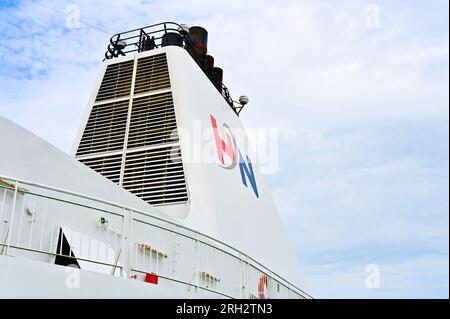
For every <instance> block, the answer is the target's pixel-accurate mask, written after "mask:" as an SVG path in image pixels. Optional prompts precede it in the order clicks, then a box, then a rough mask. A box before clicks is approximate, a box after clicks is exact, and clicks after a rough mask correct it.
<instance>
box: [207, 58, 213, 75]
mask: <svg viewBox="0 0 450 319" xmlns="http://www.w3.org/2000/svg"><path fill="white" fill-rule="evenodd" d="M213 69H214V57H213V56H212V55H207V56H206V72H208V74H210V75H212V74H213Z"/></svg>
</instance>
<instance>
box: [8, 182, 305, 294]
mask: <svg viewBox="0 0 450 319" xmlns="http://www.w3.org/2000/svg"><path fill="white" fill-rule="evenodd" d="M0 218H1V220H0V255H17V256H22V257H25V258H30V259H34V260H40V261H43V262H48V263H55V264H60V265H69V264H70V265H76V266H78V267H80V268H81V269H86V270H91V271H97V272H102V273H107V274H110V275H113V276H121V277H126V278H130V279H136V280H146V281H147V279H148V278H149V276H150V278H152V276H153V278H157V280H158V284H159V285H165V286H169V287H172V288H178V289H185V290H186V292H189V293H195V292H198V291H199V290H201V291H204V292H209V293H212V294H213V296H216V297H226V298H267V297H270V298H311V297H310V296H309V295H308V294H307V293H306V292H304V291H302V290H301V289H300V288H298V287H295V286H294V285H292V284H291V283H289V282H288V281H287V280H285V279H284V278H282V277H281V276H279V275H278V274H276V273H275V272H273V271H270V270H269V269H267V268H266V267H264V266H263V265H262V264H260V263H259V262H257V261H256V260H254V259H253V258H251V257H250V256H248V255H246V254H244V253H243V252H241V251H239V250H237V249H235V248H234V247H231V246H230V245H227V244H226V243H223V242H221V241H219V240H217V239H214V238H212V237H210V236H208V235H205V234H202V233H199V232H197V231H194V230H191V229H189V228H187V227H184V226H182V225H179V224H177V223H175V222H172V221H169V220H165V219H163V218H160V217H157V216H154V215H149V214H148V213H146V212H143V211H140V210H137V209H133V208H130V207H124V206H122V205H118V204H116V203H112V202H109V201H105V200H101V199H98V198H94V197H90V196H87V195H83V194H79V193H75V192H71V191H67V190H62V189H58V188H54V187H50V186H46V185H42V184H39V183H33V182H29V181H24V180H19V179H15V178H10V177H3V176H0ZM150 282H151V279H150Z"/></svg>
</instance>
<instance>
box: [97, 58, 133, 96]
mask: <svg viewBox="0 0 450 319" xmlns="http://www.w3.org/2000/svg"><path fill="white" fill-rule="evenodd" d="M133 67H134V61H127V62H122V63H117V64H111V65H108V66H107V68H106V71H105V75H104V76H103V80H102V83H101V85H100V88H99V90H98V94H97V98H96V99H95V101H96V102H98V101H103V100H109V99H115V98H118V97H124V96H129V95H130V93H131V81H132V77H133Z"/></svg>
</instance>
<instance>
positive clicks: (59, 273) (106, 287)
mask: <svg viewBox="0 0 450 319" xmlns="http://www.w3.org/2000/svg"><path fill="white" fill-rule="evenodd" d="M0 269H1V270H2V271H0V283H1V286H0V287H1V289H0V299H6V298H58V299H60V298H74V299H75V298H98V299H106V298H121V299H126V298H152V299H171V298H173V299H175V298H182V299H184V298H191V299H194V298H217V295H214V294H210V293H208V292H197V293H193V292H191V293H188V292H187V291H186V289H185V288H184V287H179V289H176V288H169V287H162V286H161V285H152V284H148V283H145V282H142V281H139V280H129V279H125V278H119V277H114V276H110V275H105V274H101V273H97V272H91V271H86V270H74V269H73V268H69V267H63V266H58V265H51V264H47V263H42V262H38V261H33V260H30V259H21V258H13V257H6V256H0ZM74 271H79V273H78V274H79V281H78V282H79V286H78V287H77V285H76V283H77V279H75V277H74V276H76V273H75V272H74Z"/></svg>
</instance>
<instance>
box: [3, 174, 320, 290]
mask: <svg viewBox="0 0 450 319" xmlns="http://www.w3.org/2000/svg"><path fill="white" fill-rule="evenodd" d="M0 180H6V181H10V182H14V185H15V187H14V188H12V187H11V188H9V187H5V186H0V188H4V189H11V190H15V192H16V195H15V196H14V205H15V199H16V196H17V190H18V184H19V183H20V184H24V185H29V186H34V187H37V188H40V189H46V190H50V191H54V192H57V193H61V194H66V195H70V196H75V197H78V198H82V199H87V200H90V201H93V202H97V203H101V204H106V205H109V206H112V207H116V208H119V209H121V211H122V213H123V225H122V234H125V236H122V241H123V242H122V248H121V249H123V250H124V251H122V252H121V253H122V256H125V257H124V259H125V260H129V257H130V256H129V254H130V252H131V246H130V245H125V237H126V236H128V235H129V233H128V234H126V233H124V231H125V229H127V228H128V231H129V229H130V228H129V227H128V225H127V223H129V225H131V222H132V219H133V218H132V217H131V214H132V213H137V214H140V215H143V216H146V217H149V218H152V219H155V220H158V221H160V222H163V223H166V224H169V225H172V226H175V227H176V228H179V229H183V230H186V231H187V232H188V233H192V234H193V236H191V235H189V234H184V233H180V232H178V231H175V230H172V229H169V228H165V227H163V226H160V225H155V224H149V225H152V226H154V227H158V228H160V229H163V230H165V231H169V232H171V233H175V234H178V235H181V236H184V237H186V238H189V239H191V240H194V241H196V242H200V243H202V244H205V245H208V246H210V247H212V248H213V249H216V250H219V251H222V252H223V253H225V254H228V255H230V256H232V257H234V258H237V259H239V260H240V262H241V263H244V264H247V265H250V266H252V267H254V268H255V269H257V270H258V271H260V272H262V273H264V274H266V275H269V276H270V277H271V278H274V279H275V280H277V281H279V282H280V283H281V284H283V285H284V286H285V287H287V288H288V289H289V290H292V291H295V293H297V294H298V295H300V296H302V297H304V298H312V297H311V296H310V295H309V294H308V293H306V292H305V291H303V290H302V289H300V288H298V287H296V286H295V285H293V284H291V283H290V282H289V281H287V280H286V279H284V278H283V277H282V276H280V275H278V274H277V273H276V272H274V271H271V270H270V269H268V268H267V267H265V266H264V265H262V264H261V263H260V262H258V261H256V260H255V259H253V258H252V257H250V256H248V255H247V254H245V253H243V252H242V251H240V250H239V249H236V248H234V247H232V246H231V245H229V244H227V243H224V242H222V241H220V240H218V239H216V238H213V237H211V236H209V235H206V234H203V233H201V232H198V231H195V230H192V229H190V228H188V227H186V226H183V225H181V224H178V223H176V222H173V221H170V220H167V219H165V218H162V217H160V216H155V215H153V214H151V213H148V212H144V211H141V210H138V209H134V208H130V207H127V206H124V205H120V204H117V203H114V202H110V201H107V200H104V199H100V198H96V197H93V196H89V195H85V194H81V193H77V192H73V191H69V190H65V189H61V188H56V187H53V186H48V185H44V184H41V183H36V182H31V181H27V180H23V179H18V178H13V177H9V176H3V175H0ZM27 193H29V192H27ZM46 197H49V196H46ZM49 198H51V199H53V200H59V201H63V202H68V203H71V204H75V205H81V206H85V205H84V204H80V203H76V202H71V201H69V200H66V199H60V198H53V197H49ZM91 208H92V207H91ZM13 211H14V210H13ZM127 211H128V213H126V212H127ZM108 213H110V212H108ZM145 223H147V222H145ZM11 224H12V221H11ZM11 224H10V225H9V228H11V227H12V225H11ZM10 233H11V232H9V233H8V241H9V240H10V236H11V234H10ZM199 236H201V237H203V238H206V239H208V240H210V241H211V242H207V241H204V240H201V239H199V238H198V237H199ZM213 243H215V244H216V245H214V244H213ZM129 244H131V243H129ZM217 244H219V245H221V246H224V247H227V248H228V249H230V250H231V251H233V252H234V254H231V253H230V252H229V251H226V250H224V249H222V248H220V247H218V246H217ZM8 245H9V244H8ZM8 247H9V246H7V249H8ZM126 248H128V249H126ZM122 267H123V268H124V271H125V273H126V274H127V275H129V274H130V269H131V267H130V266H129V263H128V262H125V264H124V265H123V266H122ZM168 279H172V280H173V278H168ZM186 284H188V283H186ZM194 286H198V279H197V284H195V285H194ZM200 288H201V287H200ZM208 290H210V289H208ZM218 293H220V292H218ZM220 294H222V295H224V294H223V293H220Z"/></svg>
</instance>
